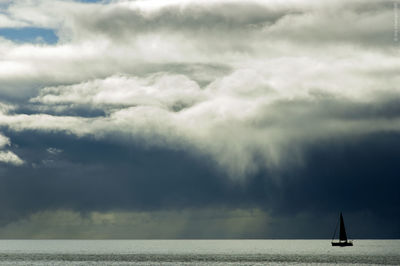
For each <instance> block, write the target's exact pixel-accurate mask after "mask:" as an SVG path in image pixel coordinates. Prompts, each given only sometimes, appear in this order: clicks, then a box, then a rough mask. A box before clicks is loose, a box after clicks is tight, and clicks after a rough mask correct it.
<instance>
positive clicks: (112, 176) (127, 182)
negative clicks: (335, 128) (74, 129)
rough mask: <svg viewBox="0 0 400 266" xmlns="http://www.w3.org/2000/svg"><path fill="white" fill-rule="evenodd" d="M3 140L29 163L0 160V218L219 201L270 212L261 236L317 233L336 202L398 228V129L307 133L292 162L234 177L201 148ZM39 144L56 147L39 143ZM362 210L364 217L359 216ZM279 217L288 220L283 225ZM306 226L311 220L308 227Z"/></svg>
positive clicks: (371, 229)
mask: <svg viewBox="0 0 400 266" xmlns="http://www.w3.org/2000/svg"><path fill="white" fill-rule="evenodd" d="M11 140H12V142H13V143H14V145H15V147H14V148H13V151H14V152H15V153H17V154H18V155H19V156H21V157H23V158H25V159H26V160H27V161H28V162H29V163H30V165H26V166H24V167H10V166H6V165H3V166H2V169H1V177H0V182H1V193H0V195H1V196H0V197H1V200H0V202H1V204H0V208H1V212H0V213H1V219H2V224H3V225H4V224H7V223H10V222H12V221H14V220H15V219H19V218H20V217H22V216H26V215H29V214H32V213H35V212H38V211H43V210H58V209H72V210H76V211H79V212H82V213H85V212H90V211H112V210H134V211H144V210H147V211H148V210H177V209H187V208H190V209H196V208H199V209H201V208H205V207H206V208H218V207H222V206H223V207H224V208H233V209H235V208H258V209H263V210H264V211H266V212H267V213H271V214H272V217H273V218H274V219H275V220H276V221H277V222H276V224H275V225H274V226H275V227H272V228H275V230H274V231H273V233H271V232H270V235H271V236H277V237H279V236H281V237H282V236H285V237H290V236H292V237H293V236H296V237H309V236H310V235H308V234H311V235H312V236H313V237H326V235H324V234H326V230H330V229H331V228H330V226H331V225H330V222H332V221H329V220H328V219H325V218H321V219H317V218H316V217H318V216H320V217H329V218H332V217H334V214H336V213H338V212H339V211H343V212H344V213H346V214H347V216H349V222H350V224H351V225H353V228H352V236H353V237H361V238H363V237H398V236H399V231H398V227H396V226H395V224H396V221H397V222H398V221H400V213H399V211H398V208H397V206H398V205H399V204H400V197H399V193H397V192H398V191H397V189H398V187H399V185H400V183H399V180H398V172H399V170H400V169H399V166H398V165H400V164H399V162H398V161H397V158H400V156H399V155H400V154H399V151H400V147H399V143H400V135H398V134H395V133H381V134H373V135H369V136H358V137H353V138H348V139H338V138H332V139H331V140H326V141H324V142H320V143H311V144H310V145H309V146H308V147H307V151H306V152H305V162H304V164H303V165H302V166H295V167H290V168H284V169H281V170H279V171H277V170H271V169H270V170H269V169H265V170H263V171H261V172H258V173H257V174H255V175H253V176H250V177H249V178H248V179H247V180H245V181H243V182H238V181H232V180H231V179H229V178H227V177H226V176H224V174H223V173H222V172H220V171H218V170H217V168H215V167H214V166H213V163H212V162H211V161H210V160H208V159H207V158H204V157H199V156H196V155H194V154H188V153H185V152H177V151H172V150H165V149H145V148H143V147H141V145H139V144H137V145H129V146H121V145H119V144H116V143H110V142H104V141H103V142H99V141H95V140H93V139H90V138H84V139H76V138H74V137H72V136H65V135H60V134H39V133H37V132H36V133H35V132H25V133H20V134H15V133H14V134H11ZM49 147H52V148H53V149H58V150H60V151H62V152H60V153H57V154H53V153H49V152H48V148H49ZM366 215H367V216H368V215H369V216H370V218H371V219H370V221H368V222H367V226H366V225H365V224H364V222H363V221H362V219H363V217H365V216H366ZM279 217H281V218H279ZM285 217H286V218H285ZM287 217H291V218H290V219H289V220H290V221H291V222H288V218H287ZM296 217H297V218H296ZM332 219H334V218H332ZM279 221H280V222H279ZM297 222H299V223H300V222H301V223H302V226H299V227H296V226H297V225H296V223H297ZM279 223H282V224H285V225H286V226H287V227H295V228H292V229H290V230H288V231H286V230H287V229H285V228H284V226H282V225H279ZM358 226H360V228H359V229H357V228H358ZM313 227H315V228H319V229H318V230H317V229H315V230H314V232H313ZM327 227H328V229H327ZM277 230H280V231H277ZM288 232H291V233H288ZM310 232H313V233H310ZM188 234H193V232H188Z"/></svg>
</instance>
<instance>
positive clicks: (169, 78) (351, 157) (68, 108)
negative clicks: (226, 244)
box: [0, 0, 400, 238]
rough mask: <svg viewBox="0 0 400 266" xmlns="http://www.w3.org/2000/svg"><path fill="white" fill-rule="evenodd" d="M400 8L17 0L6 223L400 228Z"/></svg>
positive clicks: (8, 105) (8, 88) (3, 88)
mask: <svg viewBox="0 0 400 266" xmlns="http://www.w3.org/2000/svg"><path fill="white" fill-rule="evenodd" d="M393 17H394V10H393V3H392V2H391V1H368V2H365V1H356V0H353V1H344V0H329V1H324V2H317V1H311V0H302V1H290V0H289V1H277V0H271V1H255V0H251V1H239V0H236V1H233V0H230V1H226V0H222V1H200V0H198V1H196V0H190V1H172V0H171V1H169V0H168V1H153V0H147V1H140V0H139V1H80V2H78V1H67V0H65V1H60V0H56V1H49V0H30V1H28V0H20V1H1V0H0V164H1V165H0V237H23V238H26V237H42V238H43V237H50V238H52V237H66V236H69V237H86V238H87V237H89V238H104V237H105V238H108V237H111V238H112V237H114V238H115V237H127V238H135V237H136V238H146V237H150V238H157V237H161V238H164V237H167V238H176V237H183V238H185V237H191V238H196V237H208V238H210V237H211V238H218V237H224V238H225V237H256V238H257V237H301V238H309V237H311V238H315V237H322V238H327V237H330V234H331V230H332V227H333V226H334V224H333V225H332V223H334V221H335V217H336V215H337V213H338V212H339V211H343V212H345V213H346V217H348V220H349V226H351V227H352V231H353V232H354V233H353V236H354V237H361V238H362V237H399V236H400V231H399V227H398V224H399V222H400V212H399V209H398V205H399V204H400V198H399V196H398V193H397V191H396V187H398V186H399V185H400V182H399V179H398V176H399V175H398V173H399V170H400V167H399V166H398V165H400V164H399V162H398V161H399V158H400V157H399V155H400V88H399V84H400V75H399V74H400V73H399V72H400V60H399V56H400V43H398V42H396V40H395V39H394V37H393V36H394V31H396V28H395V27H394V22H393ZM372 195H373V197H372ZM316 217H319V218H318V219H316ZM320 217H324V218H320ZM44 221H46V223H44ZM60 221H63V222H62V223H61V222H60ZM149 221H150V222H149ZM210 223H213V226H210V225H209V224H210ZM132 227H134V228H136V229H130V230H128V229H127V228H132ZM88 228H90V230H89V229H88ZM154 228H158V230H156V231H154ZM122 232H125V234H123V233H122ZM68 234H70V235H68Z"/></svg>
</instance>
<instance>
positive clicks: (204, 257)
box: [0, 239, 400, 266]
mask: <svg viewBox="0 0 400 266" xmlns="http://www.w3.org/2000/svg"><path fill="white" fill-rule="evenodd" d="M0 265H52V266H53V265H54V266H56V265H118V266H119V265H400V240H354V246H353V247H332V246H331V243H330V240H328V239H327V240H0Z"/></svg>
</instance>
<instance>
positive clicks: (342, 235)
mask: <svg viewBox="0 0 400 266" xmlns="http://www.w3.org/2000/svg"><path fill="white" fill-rule="evenodd" d="M339 240H340V241H347V234H346V228H345V227H344V222H343V215H342V213H340V233H339Z"/></svg>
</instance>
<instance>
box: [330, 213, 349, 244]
mask: <svg viewBox="0 0 400 266" xmlns="http://www.w3.org/2000/svg"><path fill="white" fill-rule="evenodd" d="M336 230H337V224H336V228H335V232H334V233H333V237H332V242H331V243H332V246H339V247H348V246H352V245H353V241H351V240H347V234H346V228H345V227H344V221H343V215H342V213H340V228H339V241H334V240H333V239H334V237H335V234H336Z"/></svg>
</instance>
